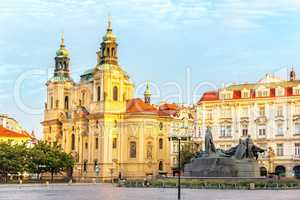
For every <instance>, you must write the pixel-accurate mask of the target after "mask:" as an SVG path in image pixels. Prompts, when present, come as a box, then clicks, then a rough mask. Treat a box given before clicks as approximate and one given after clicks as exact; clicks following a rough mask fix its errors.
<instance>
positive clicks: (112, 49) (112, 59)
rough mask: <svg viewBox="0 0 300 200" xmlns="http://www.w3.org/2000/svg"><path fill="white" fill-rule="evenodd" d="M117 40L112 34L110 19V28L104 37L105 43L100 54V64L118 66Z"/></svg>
mask: <svg viewBox="0 0 300 200" xmlns="http://www.w3.org/2000/svg"><path fill="white" fill-rule="evenodd" d="M116 40H117V38H116V36H115V35H114V33H113V32H112V22H111V19H110V18H109V20H108V26H107V29H106V34H105V35H104V36H103V42H102V43H101V47H100V52H99V57H100V59H99V61H100V63H99V64H113V65H118V55H117V52H118V51H117V48H118V44H117V41H116Z"/></svg>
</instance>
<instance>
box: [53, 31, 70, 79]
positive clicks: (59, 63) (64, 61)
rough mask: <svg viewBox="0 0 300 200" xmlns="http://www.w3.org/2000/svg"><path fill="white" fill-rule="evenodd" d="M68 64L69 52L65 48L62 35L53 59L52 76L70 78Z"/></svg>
mask: <svg viewBox="0 0 300 200" xmlns="http://www.w3.org/2000/svg"><path fill="white" fill-rule="evenodd" d="M69 64H70V58H69V52H68V50H67V49H66V47H65V39H64V35H63V34H62V36H61V42H60V48H59V49H58V50H57V52H56V57H55V69H54V76H55V77H61V78H70V70H69Z"/></svg>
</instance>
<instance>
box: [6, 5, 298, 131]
mask: <svg viewBox="0 0 300 200" xmlns="http://www.w3.org/2000/svg"><path fill="white" fill-rule="evenodd" d="M108 16H111V19H112V24H113V31H114V33H115V34H116V35H117V38H118V44H119V52H118V53H119V62H120V64H121V66H122V68H123V69H124V70H125V71H126V72H127V73H128V74H129V75H130V77H131V79H132V81H133V82H134V83H135V85H136V88H137V90H136V96H137V97H140V96H142V93H143V90H144V85H145V82H146V81H147V80H149V81H150V83H151V88H152V92H153V101H154V102H155V103H159V102H160V101H170V102H177V103H187V104H193V103H196V101H197V100H198V98H199V97H200V96H201V94H202V93H203V92H204V91H208V90H215V89H217V88H221V87H224V86H225V85H228V84H232V83H245V82H255V81H257V80H259V79H260V78H261V77H262V76H264V75H265V74H266V73H271V74H275V75H277V76H280V77H282V78H286V74H287V70H288V69H289V68H290V67H291V66H294V67H295V69H296V71H298V70H299V73H300V56H299V54H300V1H299V0H284V1H283V0H251V1H249V0H0V27H1V29H0V113H6V114H8V115H10V116H12V117H14V118H16V119H17V120H18V121H19V122H20V123H21V125H22V126H23V127H24V128H25V129H27V130H28V131H31V130H35V132H36V134H37V136H38V137H41V136H42V129H41V125H40V122H41V121H42V120H43V107H44V103H45V98H46V86H45V83H46V81H47V80H48V79H49V78H50V77H51V76H52V75H53V69H54V56H55V52H56V50H57V49H58V47H59V42H60V35H61V33H62V32H63V33H64V36H65V44H66V47H67V49H68V51H69V53H70V58H71V71H72V77H73V79H74V80H76V81H78V80H79V76H80V74H81V73H83V71H85V70H87V69H90V68H93V67H94V66H95V64H96V51H97V49H98V48H99V47H100V43H101V41H102V36H103V35H104V33H105V30H106V26H107V19H108Z"/></svg>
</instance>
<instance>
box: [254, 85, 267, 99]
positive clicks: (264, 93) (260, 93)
mask: <svg viewBox="0 0 300 200" xmlns="http://www.w3.org/2000/svg"><path fill="white" fill-rule="evenodd" d="M256 96H257V97H267V96H269V89H267V88H265V87H260V88H258V89H257V90H256Z"/></svg>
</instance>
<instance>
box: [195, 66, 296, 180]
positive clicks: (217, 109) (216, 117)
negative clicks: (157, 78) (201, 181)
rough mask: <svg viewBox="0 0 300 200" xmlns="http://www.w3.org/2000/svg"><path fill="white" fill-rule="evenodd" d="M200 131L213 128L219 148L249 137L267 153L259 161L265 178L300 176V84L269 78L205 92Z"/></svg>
mask: <svg viewBox="0 0 300 200" xmlns="http://www.w3.org/2000/svg"><path fill="white" fill-rule="evenodd" d="M196 127H197V129H198V130H197V132H200V133H202V136H204V133H205V130H206V128H207V127H211V128H212V132H213V136H214V141H215V142H216V145H217V147H219V148H223V149H228V148H230V147H232V146H234V145H236V144H237V143H238V141H239V139H240V138H245V137H247V136H248V135H251V137H252V138H253V140H254V141H255V143H256V144H258V145H259V146H260V147H262V148H264V149H266V150H268V151H267V152H266V153H265V154H264V155H262V156H261V157H260V158H259V164H260V167H261V168H260V170H261V175H265V174H266V173H267V172H269V173H274V172H276V173H277V174H280V175H282V176H288V177H292V176H300V81H299V80H297V79H296V73H295V71H294V70H292V71H291V72H290V79H289V80H281V79H279V78H276V77H274V76H272V75H270V74H267V75H266V76H265V77H264V78H263V79H261V80H260V81H259V82H257V83H245V84H237V85H230V86H228V87H225V88H221V89H219V90H217V91H210V92H206V93H204V94H203V96H202V98H201V99H200V100H199V102H198V106H197V125H196Z"/></svg>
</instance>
